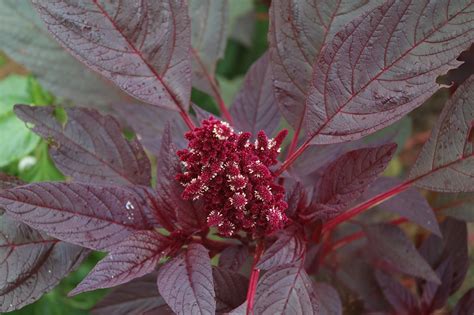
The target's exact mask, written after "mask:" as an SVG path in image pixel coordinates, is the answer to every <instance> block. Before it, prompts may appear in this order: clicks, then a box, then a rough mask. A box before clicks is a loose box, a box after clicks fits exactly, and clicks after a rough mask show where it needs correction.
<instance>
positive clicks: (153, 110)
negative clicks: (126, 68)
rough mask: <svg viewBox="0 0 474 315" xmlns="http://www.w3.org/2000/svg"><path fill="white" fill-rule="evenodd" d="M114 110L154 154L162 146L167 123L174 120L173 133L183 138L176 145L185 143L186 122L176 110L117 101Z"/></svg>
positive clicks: (156, 153)
mask: <svg viewBox="0 0 474 315" xmlns="http://www.w3.org/2000/svg"><path fill="white" fill-rule="evenodd" d="M113 109H114V111H115V112H116V113H117V115H118V116H119V117H120V118H121V119H122V121H125V122H126V123H127V124H128V125H129V126H130V127H131V128H132V129H133V131H134V132H135V133H136V134H137V138H138V140H139V141H140V143H141V144H142V145H143V146H144V147H145V148H146V149H147V150H148V151H150V152H151V153H153V154H154V155H158V154H159V152H160V146H161V137H160V136H159V135H162V134H163V132H164V130H165V127H166V123H167V122H169V121H174V122H175V123H173V126H174V127H175V128H174V129H173V135H174V134H175V133H176V135H179V137H180V138H178V137H176V138H175V139H174V140H175V141H176V140H181V139H182V140H181V142H179V143H178V142H176V145H178V146H179V147H181V146H182V145H184V139H183V134H184V133H185V132H186V130H187V128H186V125H185V124H184V122H183V121H182V120H181V118H180V117H179V114H178V113H176V112H175V111H172V110H169V109H165V108H160V107H157V106H153V105H150V104H145V103H117V104H115V106H114V108H113Z"/></svg>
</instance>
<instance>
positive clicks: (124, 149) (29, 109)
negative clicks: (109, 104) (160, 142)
mask: <svg viewBox="0 0 474 315" xmlns="http://www.w3.org/2000/svg"><path fill="white" fill-rule="evenodd" d="M15 113H16V114H17V116H18V117H19V118H20V119H21V120H23V121H24V122H25V123H27V124H28V125H30V126H31V129H32V130H33V131H34V132H35V133H37V134H38V135H40V136H41V137H43V138H44V139H46V140H47V141H49V142H50V153H51V157H52V159H53V160H54V162H55V164H56V166H57V167H58V169H59V170H60V171H61V172H62V173H63V174H64V175H67V176H71V177H72V178H74V179H75V180H77V181H81V182H86V183H87V182H92V183H117V184H139V185H146V186H148V185H150V180H151V177H150V176H151V174H150V168H151V167H150V162H149V161H148V157H147V156H146V154H145V152H144V151H143V148H142V146H141V145H140V144H139V143H138V142H137V141H136V140H134V141H130V142H128V141H127V140H126V139H125V138H124V137H123V135H122V131H121V128H120V125H119V123H118V122H117V121H116V120H115V119H114V118H112V117H111V116H103V115H101V114H99V112H97V111H95V110H92V109H86V108H70V109H67V110H66V113H67V123H66V125H65V126H63V125H62V124H61V122H59V121H58V120H57V119H56V118H55V116H54V108H52V107H34V106H27V105H16V106H15Z"/></svg>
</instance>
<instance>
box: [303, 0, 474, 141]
mask: <svg viewBox="0 0 474 315" xmlns="http://www.w3.org/2000/svg"><path fill="white" fill-rule="evenodd" d="M473 9H474V3H473V2H472V1H470V0H464V1H449V0H441V1H432V0H421V1H420V0H390V1H387V2H385V4H384V5H382V6H380V7H378V8H376V9H374V10H373V11H371V12H370V13H368V14H365V15H364V16H362V17H360V18H359V19H356V20H354V21H352V22H351V23H350V24H349V25H347V26H346V27H345V28H344V29H343V30H342V31H341V32H339V33H338V34H337V35H336V36H335V37H334V39H333V40H332V41H331V42H330V43H329V44H328V45H326V46H325V48H324V49H323V51H322V52H321V56H320V58H319V59H318V62H316V64H315V67H314V72H313V74H314V75H313V82H312V86H311V88H310V91H309V97H308V99H307V103H306V116H305V117H304V119H305V130H306V135H307V140H308V141H312V142H313V143H319V144H324V143H334V142H341V141H348V140H355V139H357V138H361V137H362V136H364V135H367V134H369V133H373V132H375V131H377V130H379V129H381V128H383V127H385V126H387V125H389V124H391V123H393V122H394V121H396V120H398V119H400V118H401V117H403V115H405V114H406V113H408V112H409V111H411V110H413V109H414V108H416V107H418V106H420V105H421V104H422V103H423V102H424V101H425V100H426V99H427V98H428V97H429V96H431V94H433V93H434V92H435V91H436V90H437V89H438V88H439V86H438V84H437V83H436V77H437V76H439V75H441V74H444V73H446V72H447V71H448V70H449V69H450V68H453V67H456V66H457V65H459V63H460V62H459V61H456V58H457V57H458V56H459V54H460V53H461V52H462V51H463V50H465V49H466V48H468V47H469V46H470V45H471V43H472V41H473V40H474V28H473V27H472V21H473V19H474V10H473Z"/></svg>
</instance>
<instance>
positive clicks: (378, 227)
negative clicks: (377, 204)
mask: <svg viewBox="0 0 474 315" xmlns="http://www.w3.org/2000/svg"><path fill="white" fill-rule="evenodd" d="M365 232H366V234H367V237H368V240H369V246H368V250H369V251H370V252H371V253H372V254H373V256H374V258H375V259H376V260H382V261H384V262H387V263H388V264H390V266H392V267H393V268H395V269H396V270H398V271H399V272H403V273H405V274H409V275H412V276H415V277H420V278H423V279H425V280H428V281H431V282H434V283H440V280H439V278H438V276H437V275H436V273H435V272H434V271H433V269H432V268H431V267H430V265H429V264H428V263H427V262H426V261H425V259H423V257H422V256H421V255H420V254H419V253H418V251H417V250H416V248H415V246H414V245H413V243H412V242H411V241H410V240H409V239H408V238H407V237H406V235H405V234H404V233H403V231H402V230H400V229H399V228H398V227H397V226H393V225H390V224H375V225H369V226H366V227H365Z"/></svg>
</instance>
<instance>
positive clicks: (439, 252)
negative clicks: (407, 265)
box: [419, 219, 469, 307]
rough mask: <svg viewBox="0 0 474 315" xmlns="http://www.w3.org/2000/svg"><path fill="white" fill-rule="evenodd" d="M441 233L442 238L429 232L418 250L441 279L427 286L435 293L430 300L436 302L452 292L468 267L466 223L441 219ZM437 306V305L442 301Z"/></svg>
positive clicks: (455, 289)
mask: <svg viewBox="0 0 474 315" xmlns="http://www.w3.org/2000/svg"><path fill="white" fill-rule="evenodd" d="M441 232H442V235H443V238H440V237H438V236H436V235H430V236H429V237H428V238H427V239H426V240H425V241H424V242H423V243H422V245H421V246H420V249H419V251H420V253H421V255H422V256H423V257H425V259H426V260H427V261H428V263H429V264H430V265H431V266H432V267H433V269H436V271H437V273H438V275H439V278H440V279H441V280H442V284H441V285H439V284H436V283H435V284H432V285H431V287H432V288H431V290H432V291H433V292H435V293H436V294H435V293H433V296H434V297H433V298H432V299H431V300H430V301H433V302H436V301H440V300H441V295H444V296H445V299H447V298H448V297H449V296H450V295H451V294H453V293H454V292H456V291H457V290H458V289H459V287H460V286H461V284H462V283H463V281H464V277H465V276H466V273H467V270H468V268H469V256H468V243H467V239H468V234H467V227H466V223H464V222H461V221H457V220H455V219H448V220H445V221H444V222H443V223H442V224H441ZM436 291H439V292H436ZM438 306H439V307H441V306H442V304H440V305H438Z"/></svg>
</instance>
